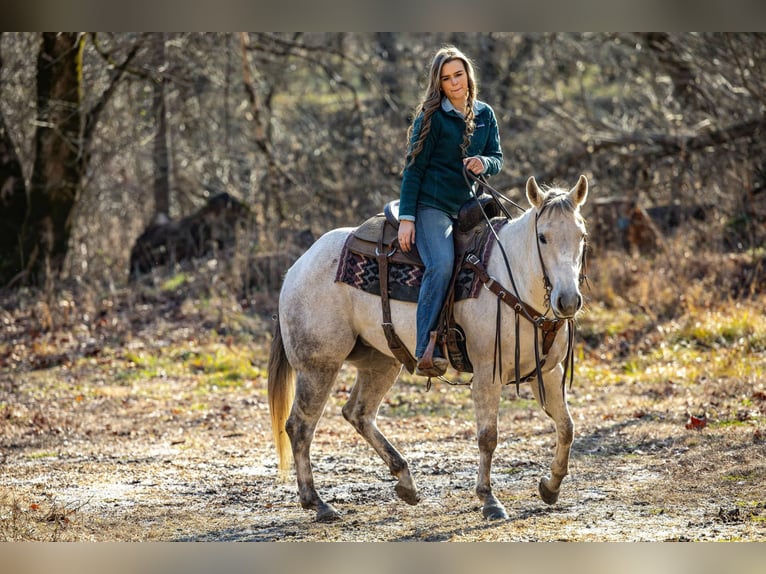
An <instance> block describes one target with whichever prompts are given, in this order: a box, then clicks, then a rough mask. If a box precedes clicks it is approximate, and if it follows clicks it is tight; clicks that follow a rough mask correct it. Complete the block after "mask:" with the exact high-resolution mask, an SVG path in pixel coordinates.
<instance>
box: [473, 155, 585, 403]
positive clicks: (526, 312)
mask: <svg viewBox="0 0 766 574" xmlns="http://www.w3.org/2000/svg"><path fill="white" fill-rule="evenodd" d="M463 177H464V178H465V180H466V183H467V184H468V186H469V187H470V188H471V189H472V195H473V197H474V199H476V202H477V204H478V205H479V208H480V209H481V212H482V215H483V216H484V219H485V220H486V223H487V226H488V227H489V229H490V230H491V233H492V234H493V235H494V238H495V242H496V244H497V246H498V247H499V249H500V252H501V254H502V256H503V261H504V263H505V268H506V271H507V273H508V277H509V278H510V281H511V287H512V289H513V297H508V296H507V293H508V291H507V290H506V289H504V288H498V285H499V283H498V282H497V280H496V279H494V278H492V277H489V275H487V273H486V271H483V268H482V267H481V266H482V264H481V262H480V261H479V260H478V258H477V257H475V256H469V258H468V259H467V260H466V262H467V263H468V264H469V265H470V266H471V267H473V268H474V270H475V271H477V273H478V274H479V276H480V277H484V278H486V277H489V281H486V280H485V279H484V278H482V281H484V286H485V287H487V288H488V289H489V290H490V291H492V292H493V293H495V295H496V296H497V297H498V299H497V316H496V326H495V351H494V358H493V367H492V369H493V370H492V378H493V380H494V379H495V375H496V373H497V371H498V370H499V373H498V374H499V378H500V380H501V381H503V368H502V341H501V335H500V325H501V320H500V317H501V306H500V302H501V301H503V302H505V303H507V304H509V305H510V306H511V307H512V308H513V310H514V312H515V316H514V318H515V334H516V341H515V344H516V345H515V346H516V348H515V381H514V382H515V384H516V393H517V394H518V393H519V385H520V384H521V383H522V382H528V381H530V380H531V379H532V378H533V377H534V376H535V374H536V375H537V384H538V391H539V396H540V401H541V403H542V404H543V406H544V405H545V386H544V384H543V375H542V367H543V366H544V364H545V359H546V356H541V355H547V350H546V349H545V346H544V349H543V351H544V352H543V353H541V352H540V334H541V333H542V334H543V335H544V339H545V338H547V337H548V336H549V335H551V333H552V337H553V338H555V336H556V334H557V333H558V330H559V329H560V328H561V327H562V326H563V325H566V326H567V351H566V354H565V356H564V374H563V377H562V380H561V386H562V392H563V390H564V387H565V386H566V379H567V375H568V376H569V386H570V387H571V386H572V382H573V380H574V337H575V329H576V325H575V322H574V319H571V318H569V319H560V318H558V317H553V318H550V317H548V313H549V312H550V311H551V310H552V307H551V300H550V298H551V291H552V285H551V282H550V279H549V278H548V272H547V269H546V267H545V261H544V260H543V254H542V249H541V247H540V234H539V232H538V221H539V219H540V217H541V216H542V215H543V213H544V212H545V210H546V208H547V207H548V205H549V204H548V203H545V204H543V206H542V207H541V208H540V209H539V210H538V211H537V213H535V243H536V245H537V256H538V258H539V261H540V267H541V269H542V275H543V286H544V288H545V297H544V304H545V311H544V313H539V312H537V311H535V310H534V309H533V308H532V307H530V306H529V305H527V304H525V303H523V302H522V301H521V298H520V297H519V291H518V288H517V286H516V282H515V280H514V278H513V272H512V271H511V265H510V261H509V260H508V254H507V253H506V251H505V248H504V247H503V244H502V243H501V242H500V240H499V237H498V235H497V231H496V230H495V228H494V226H493V225H492V224H491V222H490V218H489V216H488V215H487V213H486V211H485V209H484V207H483V206H482V204H481V202H480V201H478V194H477V193H475V192H474V191H473V189H474V184H478V185H480V186H481V187H482V188H483V189H484V190H486V192H487V193H488V194H489V195H490V196H491V197H492V198H493V200H494V202H495V203H496V204H497V206H498V207H499V209H500V210H501V211H502V213H503V214H504V215H505V217H506V218H507V219H509V220H510V219H512V217H511V215H510V213H508V210H507V209H506V208H505V206H504V205H503V203H502V202H501V200H503V201H505V202H507V203H510V204H511V205H513V206H514V207H516V208H517V209H519V210H520V211H521V212H525V211H526V210H525V209H524V208H523V207H521V206H520V205H518V204H517V203H515V202H514V201H512V200H511V199H509V198H507V197H505V196H504V195H503V194H501V193H500V192H499V191H497V190H496V189H494V188H493V187H492V186H490V185H489V184H488V183H487V181H486V179H485V178H483V177H481V176H476V175H474V174H473V173H471V172H470V171H469V170H468V169H466V168H465V167H464V168H463ZM586 252H587V245H586V246H584V248H583V251H582V255H581V261H580V276H579V278H578V281H579V284H580V285H582V283H583V282H584V281H586V280H587V276H586V268H585V265H586V261H585V257H586V255H585V254H586ZM482 271H483V274H482ZM509 300H515V301H513V302H510V301H509ZM554 315H555V312H554ZM519 316H523V317H524V318H525V319H526V320H527V321H529V322H530V323H532V324H533V325H534V326H535V345H534V349H535V370H534V371H533V372H532V373H529V374H528V375H526V376H523V377H522V376H521V373H520V369H519V360H520V341H519V331H520V325H519ZM552 342H553V340H552V339H551V341H550V344H552ZM544 345H545V341H544ZM549 348H550V347H548V350H549ZM509 383H510V381H509Z"/></svg>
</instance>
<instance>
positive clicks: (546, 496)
mask: <svg viewBox="0 0 766 574" xmlns="http://www.w3.org/2000/svg"><path fill="white" fill-rule="evenodd" d="M537 490H538V491H539V492H540V498H542V499H543V502H545V504H556V501H557V500H558V499H559V491H558V490H556V491H555V492H554V491H553V490H551V489H550V488H548V479H547V478H545V477H543V478H541V479H540V484H539V485H538V486H537Z"/></svg>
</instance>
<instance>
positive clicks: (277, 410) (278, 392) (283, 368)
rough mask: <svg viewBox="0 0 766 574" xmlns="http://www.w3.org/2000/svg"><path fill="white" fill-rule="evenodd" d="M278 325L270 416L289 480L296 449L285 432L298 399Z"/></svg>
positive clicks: (282, 468)
mask: <svg viewBox="0 0 766 574" xmlns="http://www.w3.org/2000/svg"><path fill="white" fill-rule="evenodd" d="M275 323H276V326H275V327H274V338H273V339H272V341H271V351H270V352H269V377H268V379H269V412H270V413H271V430H272V433H273V436H274V446H275V447H276V449H277V455H278V456H279V474H280V475H281V476H282V478H286V477H287V472H288V470H289V469H290V462H291V461H292V447H291V446H290V438H289V437H288V436H287V431H286V430H285V422H286V421H287V417H288V415H289V414H290V408H291V407H292V404H293V398H294V397H295V369H293V367H292V365H291V364H290V362H289V361H288V360H287V355H286V354H285V345H284V342H283V340H282V329H281V328H280V326H279V317H277V318H276V321H275Z"/></svg>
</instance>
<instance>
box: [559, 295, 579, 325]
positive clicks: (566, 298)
mask: <svg viewBox="0 0 766 574" xmlns="http://www.w3.org/2000/svg"><path fill="white" fill-rule="evenodd" d="M552 307H553V314H554V315H556V317H558V318H559V319H571V318H572V317H574V316H575V315H576V314H577V312H578V311H579V310H580V309H582V295H580V294H579V293H570V294H566V295H558V296H557V297H555V298H554V300H553V305H552Z"/></svg>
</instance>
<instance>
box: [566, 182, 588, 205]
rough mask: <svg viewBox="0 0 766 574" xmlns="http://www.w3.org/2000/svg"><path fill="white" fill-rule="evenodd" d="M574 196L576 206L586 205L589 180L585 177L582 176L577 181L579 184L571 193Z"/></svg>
mask: <svg viewBox="0 0 766 574" xmlns="http://www.w3.org/2000/svg"><path fill="white" fill-rule="evenodd" d="M569 194H570V195H571V196H572V200H573V201H574V204H575V205H576V206H580V205H582V204H583V203H585V200H586V199H587V197H588V178H586V177H585V176H584V175H581V176H580V179H578V180H577V184H576V185H575V186H574V187H573V188H572V189H571V190H570V191H569Z"/></svg>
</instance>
